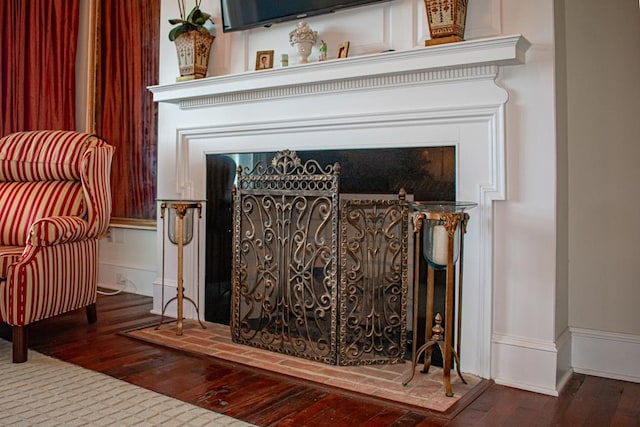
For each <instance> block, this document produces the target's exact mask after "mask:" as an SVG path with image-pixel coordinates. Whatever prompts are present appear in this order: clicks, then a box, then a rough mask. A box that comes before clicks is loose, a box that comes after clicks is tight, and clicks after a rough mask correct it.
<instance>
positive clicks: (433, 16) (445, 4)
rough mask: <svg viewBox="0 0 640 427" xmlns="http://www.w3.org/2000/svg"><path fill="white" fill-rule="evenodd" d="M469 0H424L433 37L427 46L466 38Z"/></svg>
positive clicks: (427, 41)
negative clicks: (465, 30) (465, 28)
mask: <svg viewBox="0 0 640 427" xmlns="http://www.w3.org/2000/svg"><path fill="white" fill-rule="evenodd" d="M467 1H468V0H424V6H425V11H426V14H427V23H428V24H429V33H430V34H431V39H430V40H426V41H425V42H424V45H425V46H431V45H436V44H444V43H453V42H459V41H463V40H464V26H465V21H466V19H467Z"/></svg>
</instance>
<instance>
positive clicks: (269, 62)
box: [256, 50, 273, 70]
mask: <svg viewBox="0 0 640 427" xmlns="http://www.w3.org/2000/svg"><path fill="white" fill-rule="evenodd" d="M269 68H273V51H272V50H259V51H258V52H257V53H256V70H268V69H269Z"/></svg>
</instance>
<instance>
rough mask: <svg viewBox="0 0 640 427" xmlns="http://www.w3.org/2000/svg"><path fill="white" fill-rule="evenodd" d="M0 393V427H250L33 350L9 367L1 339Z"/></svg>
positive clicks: (7, 347)
mask: <svg viewBox="0 0 640 427" xmlns="http://www.w3.org/2000/svg"><path fill="white" fill-rule="evenodd" d="M0 388H1V389H2V391H0V426H115V425H117V426H233V427H243V426H251V425H252V424H248V423H245V422H244V421H240V420H237V419H235V418H231V417H228V416H226V415H222V414H218V413H216V412H212V411H208V410H206V409H203V408H200V407H198V406H194V405H191V404H189V403H185V402H182V401H180V400H176V399H173V398H170V397H167V396H163V395H161V394H158V393H156V392H153V391H150V390H147V389H144V388H142V387H138V386H135V385H133V384H129V383H127V382H124V381H121V380H118V379H115V378H112V377H109V376H107V375H105V374H102V373H99V372H94V371H90V370H88V369H85V368H82V367H79V366H76V365H73V364H71V363H67V362H63V361H61V360H58V359H54V358H51V357H48V356H45V355H42V354H40V353H37V352H35V351H33V350H29V360H28V361H27V362H26V363H19V364H14V363H11V343H10V342H8V341H5V340H3V339H0Z"/></svg>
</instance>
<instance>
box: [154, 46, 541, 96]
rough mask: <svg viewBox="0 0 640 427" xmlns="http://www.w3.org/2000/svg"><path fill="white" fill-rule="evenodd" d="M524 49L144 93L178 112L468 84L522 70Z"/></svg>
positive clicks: (422, 55)
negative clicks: (415, 85) (428, 83)
mask: <svg viewBox="0 0 640 427" xmlns="http://www.w3.org/2000/svg"><path fill="white" fill-rule="evenodd" d="M529 46H530V43H529V42H528V41H527V40H526V39H525V38H524V37H522V36H521V35H510V36H500V37H492V38H485V39H477V40H468V41H464V42H460V43H454V44H443V45H436V46H431V47H424V48H415V49H411V50H406V51H390V52H384V53H379V54H374V55H364V56H358V57H352V58H343V59H334V60H330V61H325V62H315V63H309V64H301V65H294V66H290V67H285V68H274V69H270V70H262V71H249V72H245V73H239V74H232V75H226V76H218V77H208V78H205V79H198V80H192V81H187V82H180V83H175V84H168V85H159V86H151V87H149V90H151V91H152V92H153V94H154V101H156V102H168V103H176V104H179V105H180V108H181V109H189V108H201V107H207V106H211V105H221V104H228V103H235V102H246V101H255V100H259V99H265V98H283V97H291V96H301V95H309V94H314V93H323V92H332V91H344V90H349V89H363V88H367V87H374V86H375V87H380V86H389V85H402V84H404V85H406V84H411V83H412V82H413V81H416V82H417V81H424V80H444V79H460V78H469V77H472V75H470V74H473V73H474V72H477V70H478V69H479V67H480V68H481V67H484V66H503V65H514V64H523V63H524V61H525V54H526V51H527V49H528V48H529ZM381 78H382V80H381Z"/></svg>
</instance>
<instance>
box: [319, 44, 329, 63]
mask: <svg viewBox="0 0 640 427" xmlns="http://www.w3.org/2000/svg"><path fill="white" fill-rule="evenodd" d="M326 60H327V43H325V41H324V40H320V55H319V56H318V61H326Z"/></svg>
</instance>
